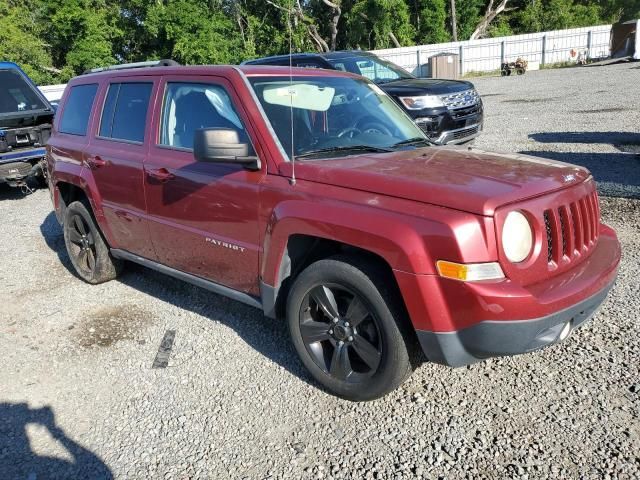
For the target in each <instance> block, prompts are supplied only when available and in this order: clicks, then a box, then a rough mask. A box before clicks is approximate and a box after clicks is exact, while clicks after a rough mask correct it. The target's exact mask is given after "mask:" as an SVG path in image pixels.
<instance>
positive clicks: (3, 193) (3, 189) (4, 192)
mask: <svg viewBox="0 0 640 480" xmlns="http://www.w3.org/2000/svg"><path fill="white" fill-rule="evenodd" d="M23 198H24V193H22V191H21V190H20V189H19V188H16V187H10V186H9V185H7V184H6V183H2V184H0V201H2V200H22V199H23Z"/></svg>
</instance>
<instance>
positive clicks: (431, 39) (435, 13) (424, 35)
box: [416, 0, 451, 44]
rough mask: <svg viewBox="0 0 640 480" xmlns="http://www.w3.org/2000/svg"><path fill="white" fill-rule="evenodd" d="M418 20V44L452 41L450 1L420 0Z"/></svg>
mask: <svg viewBox="0 0 640 480" xmlns="http://www.w3.org/2000/svg"><path fill="white" fill-rule="evenodd" d="M417 3H418V7H419V10H418V12H417V13H418V15H417V18H416V30H417V35H416V37H417V38H416V42H417V43H418V44H425V43H444V42H448V41H450V40H451V34H450V29H449V26H448V21H447V16H448V14H447V9H448V6H449V0H420V1H419V2H417Z"/></svg>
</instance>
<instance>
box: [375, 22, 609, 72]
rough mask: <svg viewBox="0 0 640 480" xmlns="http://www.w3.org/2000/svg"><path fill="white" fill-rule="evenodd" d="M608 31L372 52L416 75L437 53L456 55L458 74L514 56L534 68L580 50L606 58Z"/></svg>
mask: <svg viewBox="0 0 640 480" xmlns="http://www.w3.org/2000/svg"><path fill="white" fill-rule="evenodd" d="M610 34H611V25H600V26H595V27H583V28H572V29H569V30H555V31H551V32H540V33H528V34H525V35H513V36H511V37H497V38H484V39H481V40H467V41H464V42H450V43H438V44H434V45H418V46H414V47H403V48H389V49H385V50H374V52H373V53H375V54H377V55H379V56H380V57H383V58H386V59H387V60H390V61H392V62H393V63H396V64H398V65H400V66H402V67H404V68H405V69H406V70H408V71H410V72H412V73H413V74H415V75H417V76H421V77H428V76H429V75H430V72H429V57H431V56H433V55H436V54H438V53H450V54H456V55H458V56H459V58H458V60H459V62H460V73H461V74H464V73H467V72H472V71H476V72H483V71H491V70H498V69H500V64H501V63H502V62H512V61H514V60H515V59H516V58H518V57H521V58H524V59H525V60H527V61H529V63H530V64H533V65H532V66H534V68H535V65H536V64H539V65H545V64H551V63H560V62H566V61H571V60H575V59H576V57H577V55H578V54H579V53H580V52H584V53H586V55H587V56H588V57H589V58H601V57H606V56H608V55H609V37H610ZM572 54H573V55H572Z"/></svg>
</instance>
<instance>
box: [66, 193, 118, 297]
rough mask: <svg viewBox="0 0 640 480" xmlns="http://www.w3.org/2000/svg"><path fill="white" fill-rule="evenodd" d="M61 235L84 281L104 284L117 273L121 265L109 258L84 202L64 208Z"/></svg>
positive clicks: (98, 230) (105, 246)
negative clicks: (62, 233) (62, 234)
mask: <svg viewBox="0 0 640 480" xmlns="http://www.w3.org/2000/svg"><path fill="white" fill-rule="evenodd" d="M63 232H64V243H65V245H66V247H67V253H68V254H69V258H70V260H71V264H72V265H73V268H74V269H75V271H76V273H77V274H78V276H79V277H80V278H82V279H83V280H84V281H85V282H87V283H91V284H94V285H95V284H98V283H104V282H108V281H109V280H113V279H115V278H116V277H117V276H118V275H119V274H120V272H121V271H122V268H123V262H122V260H118V259H115V258H113V257H112V256H111V253H110V252H109V247H108V246H107V242H106V241H105V239H104V237H103V236H102V233H101V232H100V229H99V228H98V226H97V225H96V222H95V220H94V218H93V215H92V214H91V208H90V207H89V205H88V202H86V201H76V202H73V203H71V204H70V205H69V206H68V207H67V208H66V210H65V214H64V222H63Z"/></svg>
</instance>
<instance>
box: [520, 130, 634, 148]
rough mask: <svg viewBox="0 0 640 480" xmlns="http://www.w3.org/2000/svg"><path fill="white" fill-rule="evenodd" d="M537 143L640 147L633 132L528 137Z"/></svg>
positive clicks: (573, 133)
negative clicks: (602, 144) (604, 144)
mask: <svg viewBox="0 0 640 480" xmlns="http://www.w3.org/2000/svg"><path fill="white" fill-rule="evenodd" d="M529 138H530V139H531V140H535V141H536V142H539V143H606V144H610V145H614V146H617V145H640V133H634V132H540V133H532V134H530V135H529Z"/></svg>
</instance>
